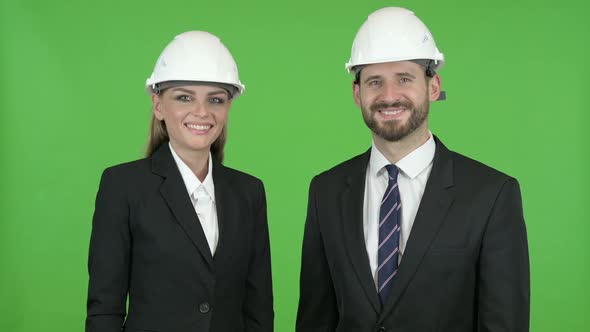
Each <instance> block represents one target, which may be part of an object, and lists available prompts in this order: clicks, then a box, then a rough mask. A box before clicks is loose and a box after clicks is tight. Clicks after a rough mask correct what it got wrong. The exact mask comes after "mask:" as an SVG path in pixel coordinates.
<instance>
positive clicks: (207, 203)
mask: <svg viewBox="0 0 590 332" xmlns="http://www.w3.org/2000/svg"><path fill="white" fill-rule="evenodd" d="M168 144H169V145H170V152H172V157H173V158H174V161H175V162H176V166H177V167H178V170H179V171H180V175H182V180H183V181H184V185H185V186H186V191H187V192H188V195H189V197H190V198H191V202H192V203H193V206H194V208H195V212H196V213H197V216H198V217H199V221H200V222H201V227H202V228H203V232H204V233H205V237H206V238H207V243H208V244H209V249H210V250H211V255H214V254H215V249H216V248H217V241H218V240H219V225H218V223H217V208H216V207H215V186H214V184H213V163H212V162H211V158H212V156H211V153H209V161H208V164H209V166H208V171H207V176H205V180H204V181H203V182H201V181H199V179H198V178H197V176H196V175H195V174H194V173H193V171H191V169H190V168H189V167H188V166H187V165H186V164H185V163H184V161H182V159H180V157H179V156H178V154H176V151H174V148H173V147H172V144H170V143H168Z"/></svg>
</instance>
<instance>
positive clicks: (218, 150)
mask: <svg viewBox="0 0 590 332" xmlns="http://www.w3.org/2000/svg"><path fill="white" fill-rule="evenodd" d="M226 128H227V126H224V127H223V129H222V130H221V133H220V134H219V137H217V139H216V140H215V142H213V144H211V155H212V156H213V158H214V159H215V160H217V161H218V162H219V163H221V164H222V163H223V157H224V152H223V149H224V147H225V141H226V140H227V129H226ZM169 140H170V138H169V137H168V131H167V130H166V123H164V121H163V120H158V119H156V116H155V115H153V114H152V121H151V124H150V133H149V136H148V142H147V148H146V151H145V156H146V157H148V158H149V157H151V156H152V154H154V152H155V151H156V150H158V148H159V147H160V146H162V144H165V143H167V142H168V141H169Z"/></svg>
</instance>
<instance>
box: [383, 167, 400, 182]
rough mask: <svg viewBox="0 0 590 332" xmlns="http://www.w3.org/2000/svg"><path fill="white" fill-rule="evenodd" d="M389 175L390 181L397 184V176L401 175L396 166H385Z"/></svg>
mask: <svg viewBox="0 0 590 332" xmlns="http://www.w3.org/2000/svg"><path fill="white" fill-rule="evenodd" d="M385 169H386V170H387V173H388V174H389V181H392V180H393V181H394V182H397V174H398V173H399V169H398V168H397V166H395V165H394V164H389V165H386V166H385Z"/></svg>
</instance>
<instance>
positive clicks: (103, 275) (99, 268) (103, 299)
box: [86, 169, 131, 332]
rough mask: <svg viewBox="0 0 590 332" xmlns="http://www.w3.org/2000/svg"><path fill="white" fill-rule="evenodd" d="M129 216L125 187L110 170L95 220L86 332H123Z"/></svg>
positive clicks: (90, 251)
mask: <svg viewBox="0 0 590 332" xmlns="http://www.w3.org/2000/svg"><path fill="white" fill-rule="evenodd" d="M128 219H129V207H128V203H127V201H126V198H125V195H124V188H121V185H120V184H119V183H117V181H116V180H115V178H114V176H113V174H111V172H109V169H107V170H105V172H104V173H103V175H102V178H101V181H100V187H99V190H98V194H97V197H96V206H95V210H94V217H93V220H92V234H91V237H90V250H89V255H88V274H89V282H88V302H87V317H86V332H115V331H117V332H119V331H121V328H122V326H123V322H124V320H125V314H126V308H125V305H126V299H127V292H128V287H129V264H130V248H131V236H130V232H129V223H128Z"/></svg>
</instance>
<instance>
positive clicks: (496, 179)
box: [450, 151, 516, 184]
mask: <svg viewBox="0 0 590 332" xmlns="http://www.w3.org/2000/svg"><path fill="white" fill-rule="evenodd" d="M450 153H451V156H452V158H453V163H454V167H455V172H454V177H455V180H456V181H458V182H475V183H480V184H482V183H483V184H485V183H490V184H491V183H495V184H503V183H505V182H507V181H516V179H514V178H513V177H512V176H510V175H508V174H506V173H504V172H502V171H500V170H498V169H496V168H493V167H491V166H489V165H486V164H484V163H482V162H480V161H477V160H475V159H472V158H469V157H467V156H464V155H462V154H460V153H457V152H453V151H450Z"/></svg>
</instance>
